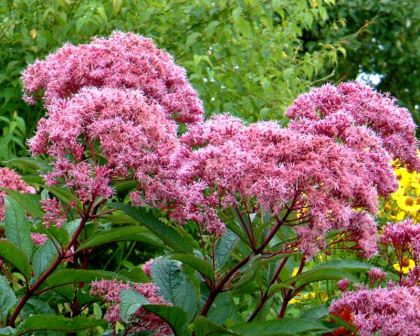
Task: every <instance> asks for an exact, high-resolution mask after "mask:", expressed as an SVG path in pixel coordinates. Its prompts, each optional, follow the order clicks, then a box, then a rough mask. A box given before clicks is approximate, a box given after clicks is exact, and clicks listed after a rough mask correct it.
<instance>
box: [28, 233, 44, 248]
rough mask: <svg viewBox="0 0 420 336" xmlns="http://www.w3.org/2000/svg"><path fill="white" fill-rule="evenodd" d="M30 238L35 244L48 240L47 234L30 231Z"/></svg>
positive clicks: (42, 243) (41, 243)
mask: <svg viewBox="0 0 420 336" xmlns="http://www.w3.org/2000/svg"><path fill="white" fill-rule="evenodd" d="M31 239H32V241H33V242H34V244H35V245H38V246H41V245H44V244H45V242H46V241H47V240H48V236H47V235H46V234H43V233H31Z"/></svg>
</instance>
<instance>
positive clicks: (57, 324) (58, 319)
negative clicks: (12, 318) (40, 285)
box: [17, 315, 107, 335]
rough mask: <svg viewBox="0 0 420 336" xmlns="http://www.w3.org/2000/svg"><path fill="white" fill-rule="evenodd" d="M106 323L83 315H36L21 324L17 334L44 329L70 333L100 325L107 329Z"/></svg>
mask: <svg viewBox="0 0 420 336" xmlns="http://www.w3.org/2000/svg"><path fill="white" fill-rule="evenodd" d="M106 325H107V323H106V322H105V321H103V320H95V319H92V318H88V317H81V316H78V317H74V318H67V317H64V316H59V315H34V316H31V317H29V318H27V319H26V320H25V321H23V322H22V323H21V324H20V325H19V327H18V329H17V335H24V334H27V333H32V332H35V331H44V330H45V331H47V330H48V331H61V332H66V333H70V332H77V331H82V330H86V329H91V328H96V327H99V326H100V327H102V328H104V329H105V328H106Z"/></svg>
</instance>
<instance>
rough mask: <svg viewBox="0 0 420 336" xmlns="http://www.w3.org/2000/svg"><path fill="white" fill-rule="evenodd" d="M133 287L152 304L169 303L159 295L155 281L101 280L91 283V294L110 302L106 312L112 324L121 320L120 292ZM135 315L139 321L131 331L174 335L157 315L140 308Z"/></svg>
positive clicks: (167, 335)
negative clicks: (134, 282) (139, 282)
mask: <svg viewBox="0 0 420 336" xmlns="http://www.w3.org/2000/svg"><path fill="white" fill-rule="evenodd" d="M129 288H133V289H134V290H136V291H137V292H138V293H140V294H141V295H143V296H144V297H145V298H146V299H147V300H148V301H149V302H150V303H151V304H166V305H167V304H168V303H167V302H166V301H165V300H164V299H163V298H162V297H160V296H159V295H158V288H157V286H156V285H155V284H154V283H142V284H132V285H130V284H127V283H123V282H121V281H116V280H100V281H94V282H92V283H91V291H90V293H91V295H95V296H99V297H102V298H103V299H104V300H105V301H106V302H108V303H109V308H108V310H107V312H106V313H105V319H106V320H107V321H109V322H110V323H112V324H116V323H117V322H118V321H120V320H121V317H120V293H121V291H122V290H124V289H129ZM135 317H136V318H137V321H138V322H136V323H135V324H134V325H133V326H132V327H131V328H130V332H133V333H134V332H141V331H151V332H152V335H154V336H170V335H173V332H172V329H171V328H170V327H169V326H168V325H167V324H166V323H165V322H164V321H163V320H162V319H161V318H160V317H159V316H157V315H154V314H152V313H149V312H147V311H146V310H145V309H143V308H140V309H139V310H138V311H137V312H136V313H135Z"/></svg>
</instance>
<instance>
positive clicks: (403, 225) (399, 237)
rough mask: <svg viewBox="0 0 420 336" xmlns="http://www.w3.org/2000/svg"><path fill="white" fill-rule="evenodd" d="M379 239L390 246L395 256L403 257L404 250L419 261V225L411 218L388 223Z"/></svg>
mask: <svg viewBox="0 0 420 336" xmlns="http://www.w3.org/2000/svg"><path fill="white" fill-rule="evenodd" d="M380 241H381V243H382V244H384V245H387V246H392V247H393V248H394V249H395V251H396V254H397V257H399V258H403V254H404V253H405V252H406V253H409V254H410V255H411V256H412V258H414V259H415V260H417V262H420V225H415V224H414V223H413V221H412V220H410V219H408V220H405V221H402V222H399V223H392V222H391V223H388V224H387V225H386V226H385V228H384V230H383V233H382V235H381V237H380ZM399 261H401V260H399Z"/></svg>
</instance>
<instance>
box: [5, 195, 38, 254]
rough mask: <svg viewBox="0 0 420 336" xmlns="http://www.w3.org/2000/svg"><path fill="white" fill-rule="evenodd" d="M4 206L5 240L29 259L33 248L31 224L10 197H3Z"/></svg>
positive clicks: (21, 209) (23, 211)
mask: <svg viewBox="0 0 420 336" xmlns="http://www.w3.org/2000/svg"><path fill="white" fill-rule="evenodd" d="M4 204H5V229H6V238H7V240H8V241H9V242H11V243H12V244H14V245H16V246H17V247H19V248H20V249H21V250H22V252H23V253H24V254H25V255H26V257H27V258H28V259H30V258H31V254H32V248H33V243H32V240H31V232H30V230H31V223H30V222H29V221H28V218H27V217H26V214H25V210H24V209H23V208H22V207H21V206H20V205H19V203H18V202H17V201H15V200H14V199H13V198H11V197H10V196H5V197H4Z"/></svg>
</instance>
